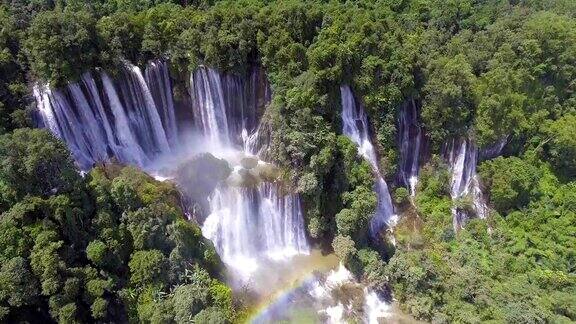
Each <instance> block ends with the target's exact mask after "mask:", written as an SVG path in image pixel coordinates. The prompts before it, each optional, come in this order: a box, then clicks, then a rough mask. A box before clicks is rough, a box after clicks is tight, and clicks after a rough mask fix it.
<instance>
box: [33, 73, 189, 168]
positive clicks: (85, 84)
mask: <svg viewBox="0 0 576 324" xmlns="http://www.w3.org/2000/svg"><path fill="white" fill-rule="evenodd" d="M167 71H168V70H167V67H166V63H161V62H152V63H150V65H149V66H148V68H147V69H146V78H144V76H143V75H142V72H141V70H140V68H138V67H136V66H134V65H130V64H128V63H126V65H125V67H124V68H123V70H122V73H121V74H122V75H121V77H120V78H119V79H118V80H112V79H111V78H110V76H109V75H108V74H106V73H105V72H100V73H91V72H87V73H85V74H83V75H82V77H81V79H80V80H79V81H78V82H74V83H70V84H68V85H67V86H65V87H63V88H61V89H50V87H49V86H48V85H39V84H37V85H35V86H34V97H35V99H36V103H37V107H38V112H39V115H40V117H41V121H40V122H41V125H42V126H43V127H46V128H48V129H49V130H50V131H51V132H52V133H53V134H54V135H55V136H57V137H59V138H60V139H62V140H63V141H64V142H66V144H67V145H68V147H69V148H70V150H71V151H72V155H73V156H74V159H75V160H76V163H77V164H78V165H79V167H80V168H81V169H82V170H88V169H90V168H91V167H92V166H93V165H94V163H96V162H101V161H106V160H108V159H110V158H112V157H115V158H117V159H118V160H119V161H121V162H124V163H129V164H135V165H139V166H146V165H147V164H148V163H150V162H151V161H152V160H154V159H155V158H156V157H157V156H158V155H161V154H166V153H170V152H171V147H170V146H171V145H170V144H172V146H174V145H175V144H176V143H177V140H178V138H177V128H176V118H175V112H174V104H173V101H172V89H171V85H170V80H169V77H168V75H167V73H168V72H167ZM157 103H158V104H157ZM161 116H163V117H162V118H161ZM169 140H170V144H169Z"/></svg>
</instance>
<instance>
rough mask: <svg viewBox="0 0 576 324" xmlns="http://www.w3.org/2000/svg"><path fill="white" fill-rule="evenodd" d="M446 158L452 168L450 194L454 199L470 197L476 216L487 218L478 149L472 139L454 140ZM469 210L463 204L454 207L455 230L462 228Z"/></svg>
mask: <svg viewBox="0 0 576 324" xmlns="http://www.w3.org/2000/svg"><path fill="white" fill-rule="evenodd" d="M446 152H447V156H446V159H447V161H448V164H449V165H450V167H451V170H452V182H451V185H450V195H451V197H452V200H453V201H456V202H458V200H462V199H465V198H466V197H469V198H470V199H471V202H472V206H471V207H472V209H473V212H474V213H475V214H476V216H478V217H480V218H485V217H486V214H487V206H486V203H485V202H484V198H483V196H482V190H481V189H480V183H479V181H478V175H477V174H476V164H477V158H478V149H477V148H476V146H475V145H474V144H473V143H472V142H471V141H470V140H467V139H465V140H453V141H452V142H451V143H450V144H449V145H448V148H447V151H446ZM469 212H470V211H469V210H467V208H463V207H461V206H454V207H452V216H453V223H454V230H458V229H460V228H462V226H463V224H464V222H465V221H466V219H467V218H468V217H469V216H470V215H469Z"/></svg>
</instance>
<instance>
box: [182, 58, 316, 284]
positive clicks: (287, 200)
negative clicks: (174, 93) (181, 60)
mask: <svg viewBox="0 0 576 324" xmlns="http://www.w3.org/2000/svg"><path fill="white" fill-rule="evenodd" d="M253 74H254V73H253ZM251 78H254V77H251ZM190 84H191V90H190V93H191V94H192V97H193V102H194V109H195V110H194V112H195V116H198V119H197V126H198V128H200V130H201V131H202V133H203V135H204V136H205V137H206V138H207V139H209V140H210V141H211V143H212V144H215V145H214V146H213V150H214V151H213V152H211V153H213V154H214V155H216V156H223V157H226V155H227V154H229V152H230V150H233V151H236V154H239V155H241V156H242V155H243V156H244V160H245V161H246V160H250V161H252V163H257V164H263V163H264V162H262V161H258V158H257V157H256V156H255V155H256V153H257V149H256V147H257V145H256V143H255V141H250V139H251V138H252V139H254V138H256V137H257V136H258V135H257V121H256V118H257V116H258V109H259V108H258V107H259V104H261V103H259V102H258V100H257V99H256V97H257V96H258V95H257V94H256V93H255V92H254V88H255V87H256V84H257V82H249V81H245V80H243V79H242V78H238V77H233V76H229V75H225V74H224V75H223V74H220V73H218V72H217V71H215V70H213V69H209V68H206V67H200V68H199V69H198V70H197V71H195V72H194V73H193V74H192V75H191V78H190ZM249 132H254V133H253V134H251V135H248V134H249ZM228 160H229V161H231V160H233V159H228ZM232 163H233V164H234V162H232ZM249 164H250V163H249ZM233 177H238V178H243V177H248V178H251V179H252V178H257V177H258V174H257V171H256V168H255V166H246V165H242V164H240V165H236V166H235V169H234V172H233V174H232V175H231V178H233ZM202 232H203V233H204V236H206V237H207V238H209V239H210V240H212V241H213V242H214V244H215V246H216V249H217V250H218V252H219V254H220V256H221V257H222V259H223V261H224V262H225V263H226V264H227V265H228V266H229V267H230V268H233V269H234V270H235V272H236V274H237V275H238V274H239V275H240V277H241V278H240V279H241V281H244V282H246V281H247V280H248V279H249V278H250V275H252V274H253V272H254V271H255V270H256V269H257V268H258V266H259V264H260V263H262V262H264V263H266V262H268V261H281V260H287V259H289V258H290V257H292V256H294V255H297V254H307V253H308V252H309V247H308V243H307V241H306V236H305V233H304V217H303V214H302V207H301V203H300V198H299V196H297V195H295V194H282V193H281V192H280V184H278V183H269V182H259V183H257V184H253V186H248V187H243V186H234V185H230V184H223V185H221V186H220V187H218V188H217V189H216V190H215V192H214V193H213V194H212V196H211V197H210V214H209V215H208V217H207V218H206V220H205V221H204V225H203V227H202Z"/></svg>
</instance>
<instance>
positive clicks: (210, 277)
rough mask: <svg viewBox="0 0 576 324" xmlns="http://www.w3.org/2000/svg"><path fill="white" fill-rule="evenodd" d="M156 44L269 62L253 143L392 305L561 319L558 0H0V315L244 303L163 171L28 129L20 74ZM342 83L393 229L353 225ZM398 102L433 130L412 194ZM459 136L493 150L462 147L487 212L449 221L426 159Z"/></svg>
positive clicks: (189, 62) (59, 315) (562, 98)
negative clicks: (366, 138)
mask: <svg viewBox="0 0 576 324" xmlns="http://www.w3.org/2000/svg"><path fill="white" fill-rule="evenodd" d="M153 59H163V60H168V61H169V62H170V73H171V77H172V79H173V80H174V81H175V83H176V84H177V85H178V84H180V85H182V84H185V83H186V82H187V81H186V80H187V74H188V73H190V72H191V71H193V70H194V69H196V68H197V67H199V66H200V65H206V66H210V67H214V68H217V69H219V70H221V71H225V72H229V73H232V74H239V75H242V74H245V73H246V72H247V71H248V70H249V69H250V68H251V67H253V66H256V65H258V66H261V67H263V68H264V70H265V71H266V74H267V77H268V79H269V81H270V83H271V88H272V92H273V100H272V102H271V104H270V107H269V108H268V110H267V112H266V115H265V116H264V121H265V124H266V125H265V126H266V127H263V129H266V130H268V131H269V133H270V134H269V137H270V142H271V143H270V144H271V145H270V148H271V149H270V156H269V158H270V159H271V160H273V162H275V163H276V164H278V165H279V166H281V167H283V168H285V169H287V170H290V171H289V175H288V177H289V178H290V181H291V183H292V187H293V188H294V190H296V191H298V192H299V193H300V194H301V195H302V197H303V199H304V205H305V206H306V224H307V233H308V236H309V237H310V238H311V239H312V240H313V241H314V242H318V244H320V245H323V247H325V248H326V247H327V248H328V249H332V250H334V252H335V253H336V254H337V255H338V256H339V257H340V258H341V259H342V260H343V261H344V262H345V263H346V264H347V265H348V266H349V268H350V269H351V270H352V271H353V272H354V273H355V274H356V275H357V276H358V277H359V278H362V279H363V280H365V281H369V282H370V283H371V284H374V285H379V286H386V287H390V288H391V289H392V291H393V294H394V296H395V297H396V298H397V299H398V301H399V303H400V304H401V307H402V309H403V310H405V311H407V312H409V313H410V314H412V315H414V316H415V317H416V318H418V319H423V320H427V321H434V322H438V323H449V322H459V323H477V322H484V321H494V322H510V323H547V322H549V323H560V322H566V323H567V322H570V321H576V299H575V297H574V296H576V237H575V234H574V233H576V197H575V193H576V136H575V132H576V93H575V91H576V2H575V1H572V0H552V1H545V0H528V1H513V0H510V1H508V0H489V1H473V0H453V1H442V0H399V1H392V0H379V1H377V0H359V1H320V0H318V1H304V0H289V1H265V0H261V1H258V0H240V1H216V0H181V1H169V0H165V1H155V0H138V1H129V0H96V1H80V0H54V1H53V0H12V1H10V0H2V1H0V134H2V135H1V136H0V212H1V213H2V214H1V216H0V259H1V261H2V262H0V264H1V269H0V320H1V321H7V322H15V321H31V320H32V319H33V318H35V319H38V318H40V319H45V320H46V321H58V322H94V321H102V322H109V321H119V322H125V321H131V322H138V321H141V322H162V323H165V322H185V321H188V320H190V319H194V320H196V321H198V322H210V323H212V322H216V321H215V319H218V320H221V322H224V323H225V322H233V321H235V320H237V319H238V318H239V317H238V314H237V309H235V308H234V307H233V306H234V305H233V304H234V301H233V299H232V295H231V291H230V289H229V288H228V287H226V286H225V285H224V284H223V283H222V282H221V281H220V279H221V275H222V274H221V265H220V261H219V259H218V257H217V255H216V253H215V250H214V248H213V247H212V246H211V244H210V242H208V241H206V240H205V239H203V238H202V235H201V232H200V229H199V227H198V226H197V225H196V224H194V223H192V222H188V221H186V220H185V218H184V215H183V211H182V209H181V206H180V201H179V199H180V198H179V195H178V194H177V192H176V189H175V188H174V187H173V186H172V185H170V184H167V183H162V182H158V181H155V180H154V179H153V178H151V177H149V176H148V175H146V174H145V173H143V172H142V171H139V170H137V169H136V168H134V167H124V166H118V165H112V166H108V165H107V166H98V167H95V168H94V169H93V170H92V171H90V172H89V173H88V174H86V175H84V176H81V175H80V174H79V172H78V169H77V167H76V166H75V165H74V161H73V160H72V158H71V157H70V153H69V151H68V149H67V148H66V146H65V144H64V143H63V142H61V141H60V140H58V139H55V138H54V137H53V136H52V135H50V134H49V133H48V132H46V131H43V130H38V129H32V127H33V126H37V124H36V123H35V115H34V110H35V109H36V107H35V105H34V102H33V98H32V95H31V88H32V86H33V85H34V84H49V85H50V86H52V87H55V88H58V87H63V86H65V85H66V84H68V83H70V82H75V81H77V80H78V79H79V78H80V77H81V75H82V74H83V73H85V72H87V71H91V70H96V69H103V70H105V71H109V72H110V73H111V74H112V75H114V72H115V71H117V70H118V69H119V68H120V67H121V66H122V65H123V64H125V63H126V62H130V63H132V64H135V65H140V66H142V65H144V64H146V63H147V62H148V61H150V60H153ZM344 84H345V85H349V86H350V87H351V88H352V89H353V90H354V93H355V94H356V95H357V97H358V98H359V99H358V100H359V101H360V102H361V103H362V105H363V106H364V107H365V109H366V111H367V113H368V116H369V119H370V122H371V123H372V129H371V131H372V133H373V137H374V138H375V144H376V146H377V148H376V149H377V152H378V154H379V155H380V165H381V171H382V173H383V175H384V177H385V178H386V180H388V182H389V183H390V184H391V191H392V192H393V193H394V195H393V196H394V197H393V198H394V200H395V202H396V203H397V208H398V211H399V212H400V213H401V214H402V221H401V222H400V224H399V225H398V228H397V229H396V230H395V232H394V236H395V238H396V245H395V246H391V245H385V246H375V245H374V244H373V242H371V241H370V240H369V238H368V237H367V233H368V226H369V217H370V215H371V214H372V213H373V212H374V209H375V208H376V204H377V202H376V197H375V194H374V192H373V190H372V188H373V186H374V177H373V173H372V171H371V169H370V165H369V164H368V163H367V162H366V161H365V160H363V159H362V158H360V157H359V156H358V155H357V153H356V147H355V146H354V144H353V143H352V142H351V141H350V140H349V139H347V138H345V137H344V136H342V131H341V129H342V125H341V121H340V117H341V116H340V111H341V104H340V91H339V89H340V86H341V85H344ZM175 95H176V93H175ZM407 101H413V102H415V103H416V104H417V105H418V107H419V111H420V114H421V115H420V121H419V122H420V124H421V125H420V126H422V128H423V129H424V130H425V132H426V139H427V141H428V144H429V145H428V146H429V148H428V151H429V152H427V154H428V155H429V158H428V159H427V161H426V163H425V165H424V166H423V167H422V170H421V176H420V180H419V184H418V187H417V193H416V196H415V197H413V198H409V197H408V196H409V195H408V193H407V191H406V189H405V188H402V187H401V186H400V185H398V184H397V183H395V182H394V178H395V174H396V173H397V171H398V165H399V154H400V153H399V152H400V146H399V144H398V141H397V139H398V127H397V119H398V114H399V110H400V107H402V105H403V103H405V102H407ZM464 137H465V138H469V139H471V140H473V141H474V142H475V143H476V144H477V145H478V146H479V148H480V149H481V150H482V149H484V148H489V147H491V146H492V145H494V144H495V143H499V142H504V143H505V148H504V150H503V152H502V156H500V157H497V158H493V159H480V160H481V161H479V165H478V171H479V175H478V176H479V179H480V182H481V183H482V189H483V191H484V193H485V195H486V197H487V199H488V204H489V206H490V208H491V212H490V215H489V216H488V217H487V219H486V220H480V219H474V220H472V221H470V222H468V223H467V224H466V226H465V228H464V229H462V230H461V231H458V232H456V231H455V230H454V228H453V225H452V216H451V208H453V207H454V206H453V205H454V202H452V201H451V199H450V188H449V185H450V184H449V182H450V175H449V172H448V169H447V166H446V164H445V163H444V162H442V161H441V158H440V157H441V155H442V153H443V149H444V148H445V145H446V143H448V142H449V141H450V140H453V139H455V138H464ZM458 203H459V204H461V205H462V206H463V208H465V207H466V205H467V204H468V205H469V204H470V203H469V201H466V199H463V200H462V201H459V202H458ZM326 242H328V243H326Z"/></svg>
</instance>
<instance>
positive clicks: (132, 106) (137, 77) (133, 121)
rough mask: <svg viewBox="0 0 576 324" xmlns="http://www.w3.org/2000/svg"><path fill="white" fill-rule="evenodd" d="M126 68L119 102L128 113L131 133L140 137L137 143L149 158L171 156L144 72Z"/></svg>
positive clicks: (120, 85) (130, 67)
mask: <svg viewBox="0 0 576 324" xmlns="http://www.w3.org/2000/svg"><path fill="white" fill-rule="evenodd" d="M125 65H126V67H125V68H124V69H123V72H124V73H123V74H122V78H121V79H120V82H118V83H117V84H118V88H119V89H120V93H121V97H120V99H121V100H122V101H123V105H124V107H125V108H126V111H127V112H128V116H129V121H130V127H131V129H132V130H133V132H134V133H135V134H137V136H136V137H137V139H138V140H139V141H140V142H141V146H142V147H143V148H144V150H145V151H147V153H148V154H150V155H152V156H156V155H158V154H161V153H166V152H170V146H169V145H168V138H167V136H166V132H165V131H164V127H163V126H162V122H161V119H160V115H159V114H158V108H157V107H156V104H155V102H154V99H153V98H152V94H151V92H150V89H149V88H148V85H147V84H146V81H145V80H144V76H143V75H142V71H141V70H140V68H139V67H137V66H135V65H132V64H129V63H125Z"/></svg>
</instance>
